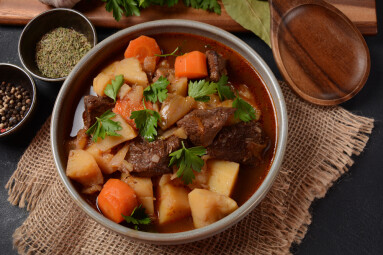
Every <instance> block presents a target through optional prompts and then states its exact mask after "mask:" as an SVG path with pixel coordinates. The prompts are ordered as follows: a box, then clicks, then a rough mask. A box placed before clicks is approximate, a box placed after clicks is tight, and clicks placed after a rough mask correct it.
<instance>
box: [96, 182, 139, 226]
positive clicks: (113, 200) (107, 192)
mask: <svg viewBox="0 0 383 255" xmlns="http://www.w3.org/2000/svg"><path fill="white" fill-rule="evenodd" d="M137 205H138V202H137V197H136V194H135V193H134V190H133V189H132V188H131V187H130V186H129V185H128V184H126V183H125V182H123V181H121V180H118V179H109V180H108V181H107V182H106V183H105V184H104V187H103V188H102V190H101V192H100V194H99V195H98V207H99V208H100V210H101V212H102V213H103V214H104V215H105V217H107V218H108V219H110V220H112V221H114V222H116V223H120V222H121V221H123V220H124V218H123V217H122V214H123V215H125V216H130V215H131V214H132V212H133V210H134V208H136V207H137Z"/></svg>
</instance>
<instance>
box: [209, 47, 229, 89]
mask: <svg viewBox="0 0 383 255" xmlns="http://www.w3.org/2000/svg"><path fill="white" fill-rule="evenodd" d="M206 57H207V63H208V67H209V74H210V75H209V77H210V80H212V81H215V82H217V81H219V79H221V76H222V75H227V70H226V59H224V58H223V57H222V55H221V54H219V53H217V52H216V51H214V50H208V51H206Z"/></svg>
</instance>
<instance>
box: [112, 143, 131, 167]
mask: <svg viewBox="0 0 383 255" xmlns="http://www.w3.org/2000/svg"><path fill="white" fill-rule="evenodd" d="M128 150H129V144H128V143H127V144H125V145H124V147H122V148H121V149H120V150H119V151H118V152H117V153H116V155H114V157H113V158H112V159H111V160H110V165H111V166H113V167H119V166H120V165H121V164H122V161H123V160H124V159H125V156H126V153H128Z"/></svg>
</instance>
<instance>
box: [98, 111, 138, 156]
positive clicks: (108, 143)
mask: <svg viewBox="0 0 383 255" xmlns="http://www.w3.org/2000/svg"><path fill="white" fill-rule="evenodd" d="M112 120H113V121H117V122H119V123H120V125H121V127H122V129H121V130H119V131H116V133H117V134H120V136H106V137H105V138H104V139H101V138H99V139H98V141H97V143H96V144H97V147H98V148H99V149H100V150H101V151H102V152H105V151H107V150H109V149H111V148H113V147H114V146H116V145H118V144H120V143H123V142H125V141H128V140H132V139H133V138H135V137H136V136H137V132H136V130H135V129H134V128H133V127H132V126H131V125H129V124H128V123H127V122H126V120H125V119H124V118H123V117H121V116H120V115H118V114H117V115H116V116H114V117H113V118H112Z"/></svg>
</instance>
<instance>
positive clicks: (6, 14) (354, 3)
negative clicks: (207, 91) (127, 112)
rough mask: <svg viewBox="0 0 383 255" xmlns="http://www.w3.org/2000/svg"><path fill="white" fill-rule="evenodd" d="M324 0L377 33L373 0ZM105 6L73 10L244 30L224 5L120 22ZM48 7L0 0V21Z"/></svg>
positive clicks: (104, 18) (24, 19)
mask: <svg viewBox="0 0 383 255" xmlns="http://www.w3.org/2000/svg"><path fill="white" fill-rule="evenodd" d="M233 1H235V0H233ZM326 1H328V2H329V3H332V4H334V5H335V6H336V7H337V8H339V9H340V10H341V11H342V12H344V13H345V14H346V16H348V17H349V18H350V19H351V20H352V21H353V22H354V24H355V25H356V26H357V27H358V28H359V30H360V31H361V32H362V33H363V34H366V35H375V34H377V18H376V4H375V0H326ZM104 5H105V4H104V3H103V2H102V1H100V0H83V1H81V2H80V3H79V4H77V5H76V6H75V9H77V10H79V11H81V12H82V13H84V14H85V15H86V16H87V17H88V18H89V19H90V20H91V21H92V22H93V24H94V25H95V26H99V27H113V28H125V27H129V26H131V25H135V24H139V23H142V22H146V21H151V20H158V19H190V20H197V21H201V22H205V23H208V24H211V25H215V26H218V27H220V28H223V29H225V30H228V31H232V32H238V31H245V29H244V28H243V27H241V26H240V25H239V24H238V23H237V22H235V21H234V20H233V19H231V18H230V16H229V15H228V14H227V13H226V11H225V10H224V8H222V14H221V15H217V14H214V13H209V12H206V11H203V10H195V9H192V8H185V6H184V5H183V4H178V5H176V6H174V7H172V8H168V7H159V6H154V7H150V8H148V9H145V10H142V11H141V16H138V17H137V16H132V17H128V18H126V17H124V18H123V19H121V21H120V22H116V21H115V20H114V19H113V16H112V14H111V13H108V12H107V11H105V6H104ZM49 9H50V7H48V6H46V5H44V4H42V3H40V2H39V1H38V0H0V24H15V25H24V24H26V23H28V22H29V21H30V20H31V19H32V18H33V17H35V16H36V15H38V14H39V13H41V12H43V11H46V10H49Z"/></svg>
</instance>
